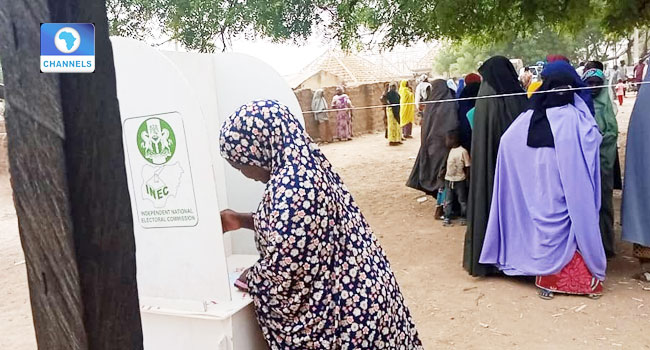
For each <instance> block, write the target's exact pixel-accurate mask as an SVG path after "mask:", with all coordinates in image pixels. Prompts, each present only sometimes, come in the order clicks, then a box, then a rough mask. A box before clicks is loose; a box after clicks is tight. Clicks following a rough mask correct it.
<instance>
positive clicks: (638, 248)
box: [633, 243, 650, 259]
mask: <svg viewBox="0 0 650 350" xmlns="http://www.w3.org/2000/svg"><path fill="white" fill-rule="evenodd" d="M633 247H634V248H633V252H634V257H635V258H638V259H650V247H644V246H642V245H640V244H637V243H634V245H633Z"/></svg>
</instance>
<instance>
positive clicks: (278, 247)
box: [220, 101, 422, 350]
mask: <svg viewBox="0 0 650 350" xmlns="http://www.w3.org/2000/svg"><path fill="white" fill-rule="evenodd" d="M220 145H221V154H222V156H223V157H224V158H225V159H227V160H228V161H230V162H234V163H238V164H245V165H255V166H261V167H263V168H265V169H268V170H270V171H271V178H270V181H269V182H268V184H267V186H266V190H265V192H264V196H263V199H262V202H261V203H260V206H259V208H258V210H257V212H256V213H255V215H254V222H255V231H256V242H257V247H258V249H259V251H260V259H259V260H258V262H257V263H256V264H255V265H254V266H253V267H252V268H251V269H250V270H249V271H250V272H249V274H248V284H249V288H250V291H249V292H250V294H251V295H252V296H253V300H254V304H255V308H256V312H257V316H258V320H259V323H260V326H261V328H262V331H263V333H264V336H265V337H266V340H267V341H268V343H269V345H270V348H271V349H278V350H279V349H283V350H284V349H328V350H329V349H391V350H392V349H404V350H410V349H418V350H419V349H422V345H421V342H420V340H419V339H418V334H417V331H416V329H415V325H414V324H413V320H412V318H411V315H410V312H409V310H408V308H407V307H406V306H405V303H404V297H403V296H402V294H401V292H400V290H399V287H398V285H397V281H396V280H395V276H394V275H393V273H392V272H391V269H390V265H389V263H388V261H387V259H386V256H385V254H384V252H383V250H382V249H381V247H380V246H379V243H378V242H377V240H376V238H375V236H374V235H373V233H372V230H371V228H370V226H368V223H367V222H366V220H365V219H364V217H363V215H362V214H361V212H360V210H359V207H358V206H357V205H356V203H355V202H354V200H353V199H352V196H351V195H350V193H349V192H348V190H347V188H346V187H345V185H344V184H343V183H342V181H341V178H340V177H339V175H338V174H337V173H336V172H334V171H333V170H332V166H331V165H330V163H329V161H328V160H327V159H326V158H325V156H324V155H323V154H322V153H321V151H320V150H319V149H318V147H317V145H316V144H315V143H313V142H312V140H311V139H310V138H309V136H308V135H307V134H306V132H305V130H304V129H303V127H302V126H301V125H300V124H299V123H298V121H297V120H296V118H295V117H294V116H293V115H291V113H290V112H289V110H288V109H287V108H286V107H285V106H283V105H281V104H279V103H278V102H276V101H255V102H252V103H250V104H247V105H244V106H242V107H241V108H240V109H239V110H238V111H237V112H236V113H235V114H233V115H232V116H231V117H230V118H229V119H228V120H227V121H226V122H225V124H224V125H223V128H222V130H221V139H220Z"/></svg>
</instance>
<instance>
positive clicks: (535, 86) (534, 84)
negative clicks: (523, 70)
mask: <svg viewBox="0 0 650 350" xmlns="http://www.w3.org/2000/svg"><path fill="white" fill-rule="evenodd" d="M541 86H542V82H541V81H535V82H532V83H530V85H528V98H530V97H531V96H533V93H534V92H535V91H537V90H538V89H539V88H540V87H541Z"/></svg>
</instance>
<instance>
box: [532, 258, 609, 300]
mask: <svg viewBox="0 0 650 350" xmlns="http://www.w3.org/2000/svg"><path fill="white" fill-rule="evenodd" d="M535 284H536V285H537V286H538V287H539V288H543V289H546V290H550V291H552V292H556V293H565V294H581V295H600V294H602V293H603V283H602V282H601V281H600V280H599V279H598V278H596V277H594V276H593V275H592V274H591V272H589V269H588V268H587V264H585V261H584V259H583V258H582V255H580V253H578V252H576V253H575V255H573V259H571V261H570V262H569V263H568V264H567V265H566V266H564V268H563V269H562V270H561V271H560V272H558V273H556V274H554V275H550V276H537V279H536V280H535Z"/></svg>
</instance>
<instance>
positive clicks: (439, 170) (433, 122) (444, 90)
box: [406, 79, 458, 196]
mask: <svg viewBox="0 0 650 350" xmlns="http://www.w3.org/2000/svg"><path fill="white" fill-rule="evenodd" d="M427 96H428V99H427V101H439V100H449V99H453V98H454V96H453V95H452V94H451V90H450V89H449V88H448V87H447V82H446V81H444V80H442V79H437V80H434V81H433V82H432V83H431V92H430V93H428V94H427ZM457 108H458V107H457V105H456V102H453V101H451V102H436V103H428V104H427V105H426V109H425V110H424V117H423V118H422V129H421V133H422V136H421V141H420V151H419V152H418V157H417V159H416V160H415V165H414V166H413V171H412V172H411V176H410V177H409V179H408V182H407V183H406V186H408V187H411V188H414V189H416V190H420V191H422V192H424V193H426V194H429V195H432V196H436V195H437V193H438V189H439V188H444V186H445V181H444V175H445V174H444V169H445V167H446V161H447V154H448V153H449V149H447V146H446V144H445V137H446V136H447V133H448V132H449V131H452V130H456V128H457V127H458V114H457ZM441 175H442V177H441Z"/></svg>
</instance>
